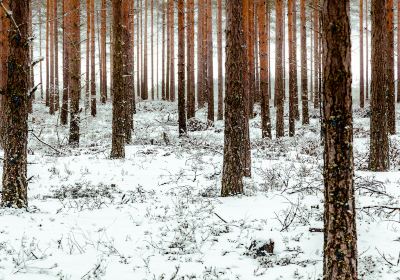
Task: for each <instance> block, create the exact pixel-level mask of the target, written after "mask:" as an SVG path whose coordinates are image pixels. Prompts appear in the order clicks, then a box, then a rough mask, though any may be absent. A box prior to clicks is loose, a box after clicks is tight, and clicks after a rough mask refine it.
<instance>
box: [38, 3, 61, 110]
mask: <svg viewBox="0 0 400 280" xmlns="http://www.w3.org/2000/svg"><path fill="white" fill-rule="evenodd" d="M53 8H54V111H58V110H59V109H60V81H59V78H58V1H57V0H54V7H53ZM32 85H33V80H32Z"/></svg>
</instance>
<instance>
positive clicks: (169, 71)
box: [165, 0, 171, 101]
mask: <svg viewBox="0 0 400 280" xmlns="http://www.w3.org/2000/svg"><path fill="white" fill-rule="evenodd" d="M170 2H171V0H168V2H166V3H165V13H166V17H167V26H166V32H167V45H166V48H167V61H166V63H167V69H166V78H165V79H166V80H165V99H166V100H168V101H170V100H171V98H170V92H169V91H170V87H169V84H170V73H171V68H170V67H171V12H170V9H171V5H170Z"/></svg>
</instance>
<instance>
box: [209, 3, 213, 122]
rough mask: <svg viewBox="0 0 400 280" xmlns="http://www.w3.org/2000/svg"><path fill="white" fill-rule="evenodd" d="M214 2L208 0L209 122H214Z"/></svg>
mask: <svg viewBox="0 0 400 280" xmlns="http://www.w3.org/2000/svg"><path fill="white" fill-rule="evenodd" d="M212 26H213V24H212V0H207V95H208V112H207V120H208V121H209V123H211V124H212V123H213V122H214V59H213V32H212V31H213V28H212Z"/></svg>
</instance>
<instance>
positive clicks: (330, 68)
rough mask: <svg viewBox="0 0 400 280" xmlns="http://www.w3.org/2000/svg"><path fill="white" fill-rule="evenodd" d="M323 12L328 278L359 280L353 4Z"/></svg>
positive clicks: (329, 3) (329, 4) (330, 2)
mask: <svg viewBox="0 0 400 280" xmlns="http://www.w3.org/2000/svg"><path fill="white" fill-rule="evenodd" d="M323 2H324V4H323V10H322V34H323V47H324V55H323V66H324V68H323V92H324V103H323V105H324V106H323V107H324V108H323V110H324V126H325V141H324V185H325V212H324V221H325V222H324V224H325V225H324V277H323V279H329V280H339V279H340V280H352V279H353V280H356V279H357V232H356V209H355V199H354V181H353V176H354V163H353V120H352V96H351V43H350V0H325V1H323Z"/></svg>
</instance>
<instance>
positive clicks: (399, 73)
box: [397, 1, 400, 103]
mask: <svg viewBox="0 0 400 280" xmlns="http://www.w3.org/2000/svg"><path fill="white" fill-rule="evenodd" d="M397 103H400V3H399V1H397Z"/></svg>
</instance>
